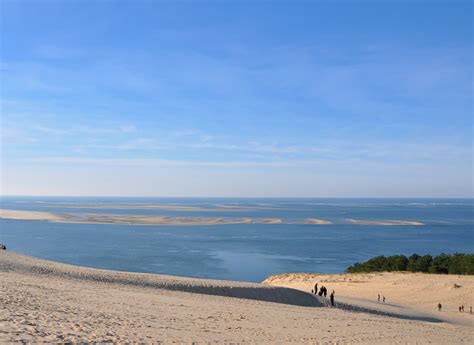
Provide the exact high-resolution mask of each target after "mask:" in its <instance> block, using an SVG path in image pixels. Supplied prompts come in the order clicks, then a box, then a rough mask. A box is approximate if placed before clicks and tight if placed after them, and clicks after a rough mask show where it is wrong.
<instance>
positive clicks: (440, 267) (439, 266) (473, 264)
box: [346, 253, 474, 274]
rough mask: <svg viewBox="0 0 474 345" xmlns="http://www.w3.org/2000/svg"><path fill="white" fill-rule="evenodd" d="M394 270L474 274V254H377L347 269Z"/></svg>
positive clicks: (365, 270)
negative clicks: (407, 255) (433, 255)
mask: <svg viewBox="0 0 474 345" xmlns="http://www.w3.org/2000/svg"><path fill="white" fill-rule="evenodd" d="M392 271H409V272H426V273H438V274H474V254H464V253H455V254H453V255H449V254H440V255H438V256H435V257H432V256H431V255H423V256H420V255H418V254H413V255H411V256H410V257H408V258H407V257H406V256H405V255H393V256H387V257H385V256H376V257H374V258H372V259H370V260H368V261H366V262H364V263H355V264H354V265H352V266H350V267H348V268H347V270H346V272H348V273H359V272H392Z"/></svg>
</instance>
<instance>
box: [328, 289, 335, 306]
mask: <svg viewBox="0 0 474 345" xmlns="http://www.w3.org/2000/svg"><path fill="white" fill-rule="evenodd" d="M329 298H330V299H331V306H333V307H334V290H333V292H331V295H330V296H329Z"/></svg>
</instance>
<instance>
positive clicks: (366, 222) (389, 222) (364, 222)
mask: <svg viewBox="0 0 474 345" xmlns="http://www.w3.org/2000/svg"><path fill="white" fill-rule="evenodd" d="M348 221H349V222H350V223H352V224H358V225H387V226H390V225H425V224H424V223H422V222H418V221H412V220H358V219H348Z"/></svg>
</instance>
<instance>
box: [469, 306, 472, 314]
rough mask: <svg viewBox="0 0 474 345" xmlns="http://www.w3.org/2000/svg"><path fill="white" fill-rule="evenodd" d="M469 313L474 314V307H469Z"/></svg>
mask: <svg viewBox="0 0 474 345" xmlns="http://www.w3.org/2000/svg"><path fill="white" fill-rule="evenodd" d="M469 313H470V314H472V306H470V307H469Z"/></svg>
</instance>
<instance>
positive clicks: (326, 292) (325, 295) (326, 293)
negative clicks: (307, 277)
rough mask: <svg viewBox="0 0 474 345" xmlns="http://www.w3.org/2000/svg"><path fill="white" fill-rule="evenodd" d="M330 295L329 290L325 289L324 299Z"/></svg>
mask: <svg viewBox="0 0 474 345" xmlns="http://www.w3.org/2000/svg"><path fill="white" fill-rule="evenodd" d="M327 295H328V289H326V287H324V297H327Z"/></svg>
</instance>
